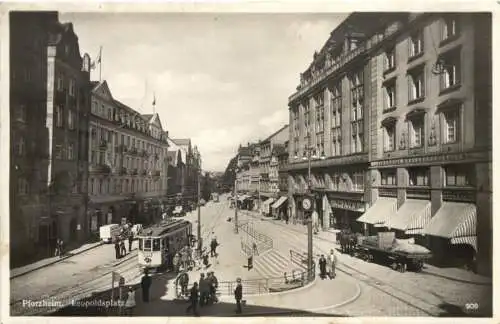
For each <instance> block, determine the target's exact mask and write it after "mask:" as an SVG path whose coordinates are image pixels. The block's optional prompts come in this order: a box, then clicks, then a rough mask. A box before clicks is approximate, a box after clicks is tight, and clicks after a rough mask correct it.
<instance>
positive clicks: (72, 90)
mask: <svg viewBox="0 0 500 324" xmlns="http://www.w3.org/2000/svg"><path fill="white" fill-rule="evenodd" d="M75 88H76V84H75V79H69V95H70V96H72V97H74V96H75V94H76V91H75Z"/></svg>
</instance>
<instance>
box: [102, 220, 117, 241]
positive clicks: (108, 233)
mask: <svg viewBox="0 0 500 324" xmlns="http://www.w3.org/2000/svg"><path fill="white" fill-rule="evenodd" d="M120 231H121V227H120V225H118V224H109V225H104V226H101V227H100V228H99V236H100V238H101V241H103V242H104V243H111V242H113V241H114V239H115V238H116V237H118V236H120Z"/></svg>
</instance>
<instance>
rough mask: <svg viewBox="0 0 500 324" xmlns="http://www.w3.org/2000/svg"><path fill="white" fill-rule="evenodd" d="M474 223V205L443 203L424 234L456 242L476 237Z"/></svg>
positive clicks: (475, 214) (475, 215) (475, 219)
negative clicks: (461, 238) (462, 238)
mask: <svg viewBox="0 0 500 324" xmlns="http://www.w3.org/2000/svg"><path fill="white" fill-rule="evenodd" d="M476 221H477V211H476V205H474V204H471V203H461V202H450V201H445V202H443V205H442V206H441V208H439V210H438V211H437V213H436V215H434V217H432V219H431V221H430V222H429V223H428V224H427V226H426V227H425V231H424V232H425V234H427V235H432V236H439V237H443V238H448V239H454V241H456V240H459V238H460V237H469V236H476ZM464 240H465V239H464Z"/></svg>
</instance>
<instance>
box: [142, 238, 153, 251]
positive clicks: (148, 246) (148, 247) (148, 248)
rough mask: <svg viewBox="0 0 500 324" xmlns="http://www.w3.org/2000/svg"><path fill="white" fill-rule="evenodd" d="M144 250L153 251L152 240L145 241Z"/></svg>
mask: <svg viewBox="0 0 500 324" xmlns="http://www.w3.org/2000/svg"><path fill="white" fill-rule="evenodd" d="M144 250H147V251H150V250H151V240H149V239H147V240H144Z"/></svg>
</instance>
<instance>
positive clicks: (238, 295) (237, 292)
mask: <svg viewBox="0 0 500 324" xmlns="http://www.w3.org/2000/svg"><path fill="white" fill-rule="evenodd" d="M236 283H237V284H236V288H235V289H234V299H235V300H236V314H241V313H242V309H241V300H242V299H243V286H242V285H241V279H240V278H237V279H236Z"/></svg>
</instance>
